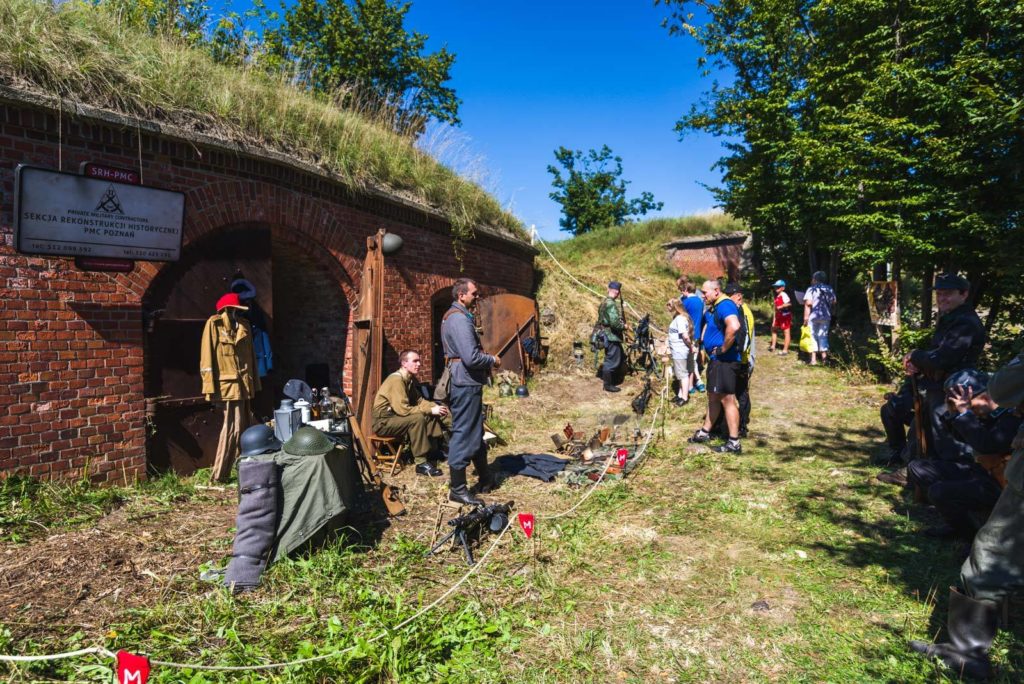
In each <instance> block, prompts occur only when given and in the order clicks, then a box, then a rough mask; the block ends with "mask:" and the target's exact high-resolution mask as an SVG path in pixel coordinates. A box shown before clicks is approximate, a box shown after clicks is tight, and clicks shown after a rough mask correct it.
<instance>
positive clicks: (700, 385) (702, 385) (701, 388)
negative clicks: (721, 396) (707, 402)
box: [696, 382, 705, 392]
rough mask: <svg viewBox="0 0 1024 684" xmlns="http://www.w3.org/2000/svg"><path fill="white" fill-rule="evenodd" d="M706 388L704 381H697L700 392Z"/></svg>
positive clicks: (697, 388)
mask: <svg viewBox="0 0 1024 684" xmlns="http://www.w3.org/2000/svg"><path fill="white" fill-rule="evenodd" d="M704 389H705V388H704V383H703V382H698V383H697V387H696V390H697V391H698V392H703V391H704Z"/></svg>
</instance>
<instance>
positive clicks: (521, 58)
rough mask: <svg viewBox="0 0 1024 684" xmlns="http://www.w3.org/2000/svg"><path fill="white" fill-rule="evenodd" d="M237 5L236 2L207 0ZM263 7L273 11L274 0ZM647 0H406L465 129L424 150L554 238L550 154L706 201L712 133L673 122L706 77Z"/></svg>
mask: <svg viewBox="0 0 1024 684" xmlns="http://www.w3.org/2000/svg"><path fill="white" fill-rule="evenodd" d="M212 4H213V7H214V12H217V11H219V10H220V8H222V7H223V6H224V5H229V6H230V7H231V8H232V9H235V10H236V11H240V10H242V9H245V8H246V7H247V6H248V2H246V0H233V1H231V0H227V1H224V2H214V3H212ZM267 5H268V6H269V7H271V8H276V7H277V2H276V1H275V0H269V1H268V2H267ZM664 15H665V10H664V8H662V7H654V5H653V2H652V1H651V0H617V1H614V0H590V1H589V2H585V1H583V0H549V1H548V2H540V1H536V0H520V2H515V3H506V4H501V5H496V4H494V3H490V2H479V0H477V1H471V0H413V3H412V9H411V10H410V11H409V14H408V15H407V17H406V29H407V30H416V31H419V32H421V33H425V34H427V35H429V36H430V41H429V43H428V46H429V49H430V50H436V49H437V48H439V47H441V46H442V45H447V47H448V49H449V50H450V51H452V52H454V53H455V55H456V61H455V65H454V67H453V69H452V72H451V75H452V79H451V81H450V82H449V84H450V85H451V87H453V88H454V89H455V91H456V93H457V94H458V96H459V97H460V98H461V99H462V106H461V108H460V110H459V117H460V118H461V120H462V126H461V127H459V128H457V129H455V130H454V131H450V130H448V131H444V132H442V133H439V134H437V137H436V138H435V137H432V136H430V135H428V136H427V137H426V139H425V140H424V143H423V144H424V145H425V147H427V149H430V150H432V151H437V152H438V156H439V158H441V159H442V161H445V162H446V163H449V164H451V165H453V166H455V167H456V168H458V169H459V170H460V171H462V172H464V173H465V174H466V175H469V176H470V177H472V178H473V179H474V180H477V181H478V182H480V183H481V184H482V185H484V187H486V188H487V189H488V190H490V191H491V192H492V193H493V194H494V195H495V196H496V197H497V198H498V199H499V200H500V201H501V202H502V204H503V205H505V206H506V208H508V209H510V210H511V211H512V212H513V213H515V214H516V215H517V216H519V217H520V218H521V219H522V220H523V222H524V223H525V224H526V225H527V226H529V225H531V224H535V225H536V226H537V229H538V231H539V232H540V234H541V236H542V237H543V238H545V239H548V240H551V239H562V238H565V237H567V236H568V234H567V233H565V232H562V231H560V230H559V226H558V219H559V217H560V212H559V209H560V207H559V205H558V204H556V203H555V202H554V201H552V200H551V199H549V198H548V193H550V192H551V190H552V188H551V178H552V177H551V175H550V174H549V173H548V172H547V166H548V165H549V164H553V163H554V150H555V149H557V148H558V147H559V146H560V145H562V146H565V147H569V148H572V149H581V150H588V149H591V148H594V149H599V148H600V147H601V145H603V144H607V145H608V146H609V147H611V148H612V150H613V151H614V152H615V154H617V155H618V156H620V157H622V160H623V169H624V173H623V176H624V178H626V179H627V180H629V181H631V184H630V185H629V187H628V191H627V197H634V196H638V195H639V194H640V192H641V191H644V190H647V191H650V192H653V193H654V196H655V199H657V200H659V201H661V202H664V203H665V206H664V209H663V210H662V211H661V212H659V214H660V215H664V216H680V215H684V214H690V213H694V212H698V211H703V210H707V209H709V208H711V207H712V205H713V202H714V201H713V198H712V197H711V195H710V193H709V192H708V191H707V190H706V189H704V188H703V187H701V185H700V183H707V184H711V185H715V184H717V183H718V182H719V180H720V174H719V173H718V172H717V171H712V170H711V166H712V164H714V162H715V161H716V160H717V159H718V158H719V157H720V156H722V147H721V142H720V141H719V140H718V139H715V138H712V137H711V136H707V135H704V134H698V133H689V134H688V135H687V136H686V137H685V138H683V139H682V140H681V141H680V139H679V136H678V134H677V133H676V132H675V131H674V130H673V127H674V125H675V122H676V120H677V119H678V118H679V116H680V115H681V114H682V113H684V112H685V111H687V110H688V109H689V107H690V105H691V104H692V103H693V102H695V101H696V100H697V99H698V98H699V97H700V94H701V92H702V91H704V90H706V89H707V87H708V86H709V85H710V81H709V80H708V79H706V78H701V77H700V75H699V71H698V68H697V66H696V61H697V57H698V56H699V55H700V50H699V48H698V46H697V45H696V43H695V42H694V41H693V40H692V39H690V38H683V37H670V36H669V35H668V32H667V31H666V30H665V29H663V28H661V26H660V21H661V19H662V17H663V16H664Z"/></svg>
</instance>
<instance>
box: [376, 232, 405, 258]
mask: <svg viewBox="0 0 1024 684" xmlns="http://www.w3.org/2000/svg"><path fill="white" fill-rule="evenodd" d="M402 243H403V240H402V238H401V236H399V235H396V234H395V233H384V237H382V238H381V239H380V251H381V252H383V253H384V255H385V256H391V255H392V254H395V253H397V252H398V250H400V249H402Z"/></svg>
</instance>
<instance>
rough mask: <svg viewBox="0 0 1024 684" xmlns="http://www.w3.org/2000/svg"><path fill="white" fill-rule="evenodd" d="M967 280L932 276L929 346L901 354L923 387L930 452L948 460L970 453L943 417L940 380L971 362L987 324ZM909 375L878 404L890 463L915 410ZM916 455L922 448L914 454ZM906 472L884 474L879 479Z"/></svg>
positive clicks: (896, 459) (894, 460)
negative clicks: (933, 318)
mask: <svg viewBox="0 0 1024 684" xmlns="http://www.w3.org/2000/svg"><path fill="white" fill-rule="evenodd" d="M970 289H971V286H970V283H968V282H967V279H966V278H963V277H962V276H959V275H956V274H955V273H944V274H942V275H940V276H938V277H937V278H936V279H935V301H936V304H937V305H938V310H939V320H938V323H937V324H936V326H935V333H934V334H933V335H932V341H931V345H930V347H929V348H928V349H915V350H914V351H912V352H910V353H909V354H907V355H906V356H905V357H904V359H903V368H904V372H905V373H906V374H907V376H912V377H914V378H916V380H917V387H918V390H919V391H922V392H924V393H925V399H924V413H925V414H926V415H925V416H924V417H923V418H924V420H923V422H924V427H925V434H926V435H927V437H928V450H929V453H930V455H932V456H935V457H936V458H940V459H943V460H948V461H956V460H966V461H969V460H970V459H971V451H970V447H968V446H967V445H966V444H964V443H962V442H959V441H957V440H956V439H955V438H954V437H953V435H952V433H951V432H950V430H949V428H948V427H947V426H946V425H945V424H944V422H943V415H944V413H945V411H946V397H945V392H944V390H943V387H942V384H943V382H944V381H945V379H946V378H947V377H948V376H949V375H950V374H951V373H953V372H955V371H958V370H962V369H964V368H970V367H973V366H974V365H975V363H976V362H977V360H978V357H979V356H981V350H982V348H983V347H984V346H985V327H984V326H983V325H982V323H981V319H980V318H978V314H977V313H975V311H974V308H973V307H972V306H971V305H970V303H969V302H968V298H969V295H970ZM911 387H912V385H911V381H910V380H909V377H908V380H907V381H906V382H904V383H903V386H902V387H901V388H900V391H899V392H897V393H896V394H893V395H891V396H890V397H889V398H888V399H887V400H886V402H885V404H883V405H882V410H881V416H882V424H883V425H884V426H885V433H886V438H887V441H888V443H889V451H890V453H889V458H890V463H894V464H895V463H897V462H899V461H901V460H903V461H909V460H910V459H909V458H905V457H904V454H903V452H904V449H905V448H906V445H907V426H908V425H910V424H911V420H912V419H913V416H914V397H913V391H912V389H911ZM915 455H916V456H917V457H918V458H921V457H924V456H925V454H915ZM903 479H904V478H902V477H899V476H895V478H893V477H883V481H895V483H897V484H903V483H904V482H902V481H900V480H903Z"/></svg>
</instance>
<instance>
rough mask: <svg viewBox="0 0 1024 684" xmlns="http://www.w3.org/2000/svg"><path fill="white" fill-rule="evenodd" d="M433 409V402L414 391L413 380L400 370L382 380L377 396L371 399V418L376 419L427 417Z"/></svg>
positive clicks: (414, 384) (416, 390)
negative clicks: (410, 416)
mask: <svg viewBox="0 0 1024 684" xmlns="http://www.w3.org/2000/svg"><path fill="white" fill-rule="evenodd" d="M433 408H434V402H432V401H427V400H426V399H424V398H423V396H422V395H421V394H420V393H419V390H418V389H416V383H415V379H414V378H413V377H412V376H411V375H409V374H408V373H406V372H405V371H403V370H402V369H399V370H396V371H395V372H394V373H392V374H391V375H389V376H388V377H386V378H384V382H382V383H381V385H380V389H379V390H377V396H376V397H374V398H373V417H374V418H376V419H380V418H387V417H389V416H398V417H399V418H404V417H405V416H408V415H411V414H413V413H425V414H428V415H429V414H430V411H431V410H432V409H433Z"/></svg>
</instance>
